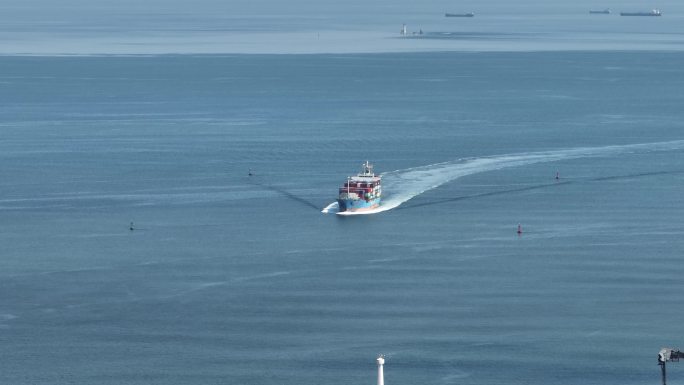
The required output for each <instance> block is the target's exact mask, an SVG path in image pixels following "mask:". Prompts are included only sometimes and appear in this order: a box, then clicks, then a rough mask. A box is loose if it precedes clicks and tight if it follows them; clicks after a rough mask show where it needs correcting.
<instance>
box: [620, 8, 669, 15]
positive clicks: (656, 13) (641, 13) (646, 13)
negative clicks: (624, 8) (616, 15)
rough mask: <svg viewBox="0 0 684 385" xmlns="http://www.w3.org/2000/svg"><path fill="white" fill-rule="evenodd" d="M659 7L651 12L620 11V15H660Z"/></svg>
mask: <svg viewBox="0 0 684 385" xmlns="http://www.w3.org/2000/svg"><path fill="white" fill-rule="evenodd" d="M660 15H662V14H661V13H660V10H659V9H654V10H652V11H651V12H620V16H660Z"/></svg>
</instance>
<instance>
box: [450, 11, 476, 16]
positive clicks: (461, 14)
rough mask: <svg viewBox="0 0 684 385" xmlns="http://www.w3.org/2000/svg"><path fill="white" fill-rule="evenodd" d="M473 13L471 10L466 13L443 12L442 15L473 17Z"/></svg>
mask: <svg viewBox="0 0 684 385" xmlns="http://www.w3.org/2000/svg"><path fill="white" fill-rule="evenodd" d="M474 16H475V14H474V13H472V12H468V13H448V12H447V13H445V14H444V17H474Z"/></svg>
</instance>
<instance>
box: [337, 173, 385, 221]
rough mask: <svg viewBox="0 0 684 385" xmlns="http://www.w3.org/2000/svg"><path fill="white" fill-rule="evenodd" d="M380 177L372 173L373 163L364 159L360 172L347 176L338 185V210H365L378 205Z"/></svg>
mask: <svg viewBox="0 0 684 385" xmlns="http://www.w3.org/2000/svg"><path fill="white" fill-rule="evenodd" d="M380 179H381V177H380V176H379V175H375V173H373V165H372V164H370V163H368V161H366V163H364V164H363V168H362V169H361V172H360V173H359V174H358V175H356V176H350V177H348V178H347V182H346V183H345V184H344V185H343V186H342V187H340V191H339V192H340V195H339V197H338V198H337V203H338V205H339V207H340V208H339V211H340V212H345V211H348V212H355V211H365V210H372V209H374V208H377V207H378V206H380V197H381V196H382V188H381V187H380Z"/></svg>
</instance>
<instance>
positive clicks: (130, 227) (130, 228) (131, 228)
mask: <svg viewBox="0 0 684 385" xmlns="http://www.w3.org/2000/svg"><path fill="white" fill-rule="evenodd" d="M128 230H130V231H133V230H135V227H133V222H131V225H130V226H128Z"/></svg>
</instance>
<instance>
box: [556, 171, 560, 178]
mask: <svg viewBox="0 0 684 385" xmlns="http://www.w3.org/2000/svg"><path fill="white" fill-rule="evenodd" d="M558 179H560V173H559V172H558V171H556V180H558Z"/></svg>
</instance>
